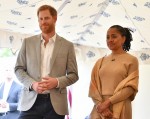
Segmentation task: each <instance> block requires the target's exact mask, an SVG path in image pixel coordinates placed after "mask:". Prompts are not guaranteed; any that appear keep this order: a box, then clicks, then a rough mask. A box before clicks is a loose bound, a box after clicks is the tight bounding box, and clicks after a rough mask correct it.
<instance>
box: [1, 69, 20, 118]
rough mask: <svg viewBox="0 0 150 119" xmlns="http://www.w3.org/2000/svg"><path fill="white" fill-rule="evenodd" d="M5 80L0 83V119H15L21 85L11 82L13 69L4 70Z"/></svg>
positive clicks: (17, 112) (17, 114) (17, 113)
mask: <svg viewBox="0 0 150 119" xmlns="http://www.w3.org/2000/svg"><path fill="white" fill-rule="evenodd" d="M5 71H6V74H5V76H6V80H4V81H3V82H2V83H0V119H17V118H18V116H19V113H20V112H19V111H18V110H17V107H18V102H19V98H20V91H21V87H22V86H21V85H20V84H19V83H17V82H16V81H15V80H13V69H8V68H7V69H5Z"/></svg>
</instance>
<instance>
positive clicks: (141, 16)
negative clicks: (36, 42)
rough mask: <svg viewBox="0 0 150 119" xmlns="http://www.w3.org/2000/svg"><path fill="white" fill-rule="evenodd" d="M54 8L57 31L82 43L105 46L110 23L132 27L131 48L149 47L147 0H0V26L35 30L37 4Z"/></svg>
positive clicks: (77, 42) (36, 25) (3, 29)
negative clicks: (56, 12)
mask: <svg viewBox="0 0 150 119" xmlns="http://www.w3.org/2000/svg"><path fill="white" fill-rule="evenodd" d="M43 4H49V5H52V6H54V7H55V8H56V9H57V10H58V21H57V25H56V26H57V29H56V30H57V33H58V34H60V35H62V36H63V37H65V38H67V39H68V40H70V41H72V42H74V43H76V44H80V45H86V46H93V47H98V48H106V43H105V39H106V38H105V37H106V36H105V35H106V30H107V29H108V28H109V27H110V26H111V25H114V24H119V25H122V26H124V27H128V28H130V29H132V30H133V31H134V33H133V37H134V41H133V42H132V50H141V49H149V48H150V33H149V29H150V14H149V13H150V1H148V0H10V1H7V0H1V1H0V16H1V18H0V30H2V31H11V32H17V33H21V34H38V33H40V29H39V26H38V20H37V15H36V12H37V8H38V7H39V6H41V5H43Z"/></svg>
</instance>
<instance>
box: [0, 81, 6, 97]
mask: <svg viewBox="0 0 150 119" xmlns="http://www.w3.org/2000/svg"><path fill="white" fill-rule="evenodd" d="M4 85H5V84H4V83H2V84H1V85H0V92H2V93H0V99H1V98H2V97H3V92H4Z"/></svg>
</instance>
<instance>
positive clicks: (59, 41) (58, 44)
mask: <svg viewBox="0 0 150 119" xmlns="http://www.w3.org/2000/svg"><path fill="white" fill-rule="evenodd" d="M60 47H61V38H60V37H59V36H58V35H57V36H56V41H55V46H54V49H53V54H52V59H51V62H50V66H51V68H50V72H51V70H52V67H53V64H54V61H55V59H56V56H57V54H58V52H59V50H60Z"/></svg>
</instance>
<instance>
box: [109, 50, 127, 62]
mask: <svg viewBox="0 0 150 119" xmlns="http://www.w3.org/2000/svg"><path fill="white" fill-rule="evenodd" d="M124 53H126V52H122V53H117V54H113V53H111V61H112V62H113V61H116V59H117V58H118V57H119V56H120V55H122V54H124Z"/></svg>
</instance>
